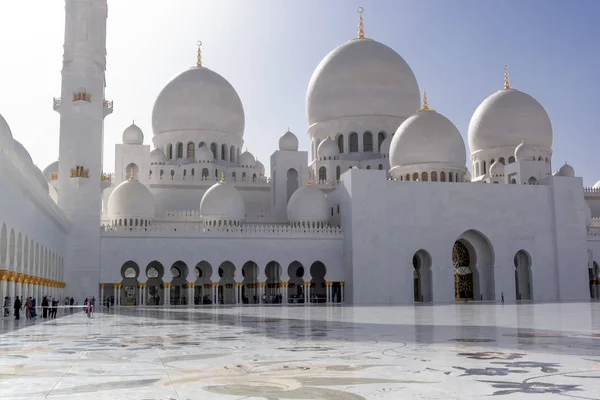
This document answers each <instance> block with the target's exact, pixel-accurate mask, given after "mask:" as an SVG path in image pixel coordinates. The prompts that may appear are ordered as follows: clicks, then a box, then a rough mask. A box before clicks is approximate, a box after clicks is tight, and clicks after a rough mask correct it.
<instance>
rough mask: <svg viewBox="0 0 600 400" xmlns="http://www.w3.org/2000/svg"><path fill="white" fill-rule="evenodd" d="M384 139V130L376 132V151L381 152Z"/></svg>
mask: <svg viewBox="0 0 600 400" xmlns="http://www.w3.org/2000/svg"><path fill="white" fill-rule="evenodd" d="M384 140H385V132H379V133H378V134H377V151H378V152H380V153H381V145H382V143H383V141H384Z"/></svg>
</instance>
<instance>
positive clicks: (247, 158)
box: [238, 150, 256, 168]
mask: <svg viewBox="0 0 600 400" xmlns="http://www.w3.org/2000/svg"><path fill="white" fill-rule="evenodd" d="M254 163H256V159H255V158H254V156H253V155H252V153H250V152H249V151H248V150H246V151H244V152H243V153H242V154H240V157H239V158H238V165H239V166H240V167H247V168H252V167H254Z"/></svg>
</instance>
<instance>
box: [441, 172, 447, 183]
mask: <svg viewBox="0 0 600 400" xmlns="http://www.w3.org/2000/svg"><path fill="white" fill-rule="evenodd" d="M440 182H446V173H445V172H444V171H442V172H440Z"/></svg>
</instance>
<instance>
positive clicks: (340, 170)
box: [335, 165, 342, 181]
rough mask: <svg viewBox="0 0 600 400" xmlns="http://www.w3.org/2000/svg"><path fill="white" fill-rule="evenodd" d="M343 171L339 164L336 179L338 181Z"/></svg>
mask: <svg viewBox="0 0 600 400" xmlns="http://www.w3.org/2000/svg"><path fill="white" fill-rule="evenodd" d="M341 172H342V169H341V168H340V166H339V165H338V166H337V167H335V179H336V180H338V181H339V180H340V174H341Z"/></svg>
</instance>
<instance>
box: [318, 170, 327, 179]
mask: <svg viewBox="0 0 600 400" xmlns="http://www.w3.org/2000/svg"><path fill="white" fill-rule="evenodd" d="M319 180H320V181H326V180H327V168H325V167H321V168H319Z"/></svg>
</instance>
